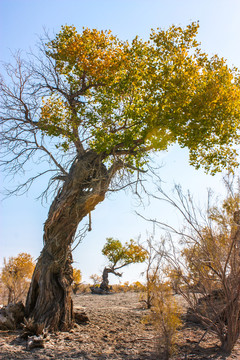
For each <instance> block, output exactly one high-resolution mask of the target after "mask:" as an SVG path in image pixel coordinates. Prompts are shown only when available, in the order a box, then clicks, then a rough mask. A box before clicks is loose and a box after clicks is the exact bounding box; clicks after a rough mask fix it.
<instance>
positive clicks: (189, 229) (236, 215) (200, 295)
mask: <svg viewBox="0 0 240 360" xmlns="http://www.w3.org/2000/svg"><path fill="white" fill-rule="evenodd" d="M227 184H228V190H231V191H229V192H228V196H227V197H226V199H225V200H224V201H222V203H221V204H214V205H211V196H210V195H209V199H208V208H207V210H206V212H205V214H204V213H203V212H201V211H198V209H197V207H196V206H195V204H194V202H193V200H192V198H191V196H190V194H187V195H184V194H183V192H182V190H181V188H180V187H179V186H177V187H176V190H177V198H175V199H173V198H170V197H169V196H167V195H166V194H164V192H163V191H162V192H161V193H162V195H163V198H164V199H165V200H167V201H168V202H169V203H170V204H171V205H172V206H174V207H175V208H176V209H177V210H178V211H179V212H180V213H181V214H182V215H183V217H184V220H185V225H184V228H183V230H178V229H175V228H174V227H172V226H170V225H166V224H162V223H160V222H157V221H155V220H154V221H155V223H158V225H160V226H161V227H164V228H165V229H167V230H169V231H170V232H171V233H174V234H175V235H178V236H180V237H181V241H180V249H177V248H176V247H175V246H174V245H173V244H174V241H172V245H173V248H172V251H170V249H168V250H167V251H166V252H165V258H166V259H167V260H168V263H169V267H168V269H167V273H166V275H168V276H169V278H171V276H172V275H173V277H174V283H175V287H176V286H177V288H178V292H179V293H180V294H181V295H183V297H184V298H185V300H186V301H187V303H188V305H189V306H190V312H189V314H190V315H191V318H194V319H195V320H198V321H199V322H201V323H203V324H204V325H205V326H206V327H207V329H211V330H212V331H214V332H215V333H216V334H217V336H218V338H219V340H220V341H221V346H222V349H223V350H224V351H225V352H227V353H231V351H232V349H233V347H234V345H235V343H236V341H237V339H238V338H239V335H240V280H239V279H240V253H239V246H240V232H239V227H240V208H239V206H240V188H239V185H238V189H237V190H236V191H234V190H233V187H232V186H229V183H227ZM175 243H176V241H175ZM161 255H162V253H161ZM169 270H170V271H169ZM176 279H177V281H176Z"/></svg>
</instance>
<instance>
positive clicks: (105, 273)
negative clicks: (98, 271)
mask: <svg viewBox="0 0 240 360" xmlns="http://www.w3.org/2000/svg"><path fill="white" fill-rule="evenodd" d="M110 273H111V274H114V275H116V276H122V274H121V273H118V272H116V271H115V270H114V268H108V267H105V268H104V270H103V274H102V282H101V285H100V289H101V290H103V291H109V286H108V284H109V281H108V274H110Z"/></svg>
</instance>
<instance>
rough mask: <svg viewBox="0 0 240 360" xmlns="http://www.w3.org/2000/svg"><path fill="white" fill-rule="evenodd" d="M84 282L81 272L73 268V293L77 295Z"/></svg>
mask: <svg viewBox="0 0 240 360" xmlns="http://www.w3.org/2000/svg"><path fill="white" fill-rule="evenodd" d="M81 281H82V274H81V270H79V269H75V268H73V282H72V289H73V293H74V294H76V293H77V291H78V289H79V287H80V284H81Z"/></svg>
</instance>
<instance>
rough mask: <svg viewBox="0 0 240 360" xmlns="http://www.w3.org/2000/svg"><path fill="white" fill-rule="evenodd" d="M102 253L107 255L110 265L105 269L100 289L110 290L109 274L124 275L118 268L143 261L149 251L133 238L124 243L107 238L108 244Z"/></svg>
mask: <svg viewBox="0 0 240 360" xmlns="http://www.w3.org/2000/svg"><path fill="white" fill-rule="evenodd" d="M102 254H103V255H105V256H106V257H107V259H108V261H109V263H108V266H106V267H105V268H104V270H103V275H102V282H101V285H100V289H101V290H103V291H108V290H109V286H108V283H109V282H108V275H109V274H110V273H111V274H114V275H116V276H122V274H121V273H119V272H118V270H120V269H122V268H123V267H125V266H127V265H130V264H136V263H142V262H144V261H145V259H146V257H147V252H146V251H145V250H144V249H143V248H142V247H141V246H140V245H138V244H137V243H135V242H134V241H133V240H130V242H126V243H125V244H124V245H123V244H122V243H121V242H120V241H119V240H115V239H113V238H107V241H106V244H105V245H104V247H103V249H102Z"/></svg>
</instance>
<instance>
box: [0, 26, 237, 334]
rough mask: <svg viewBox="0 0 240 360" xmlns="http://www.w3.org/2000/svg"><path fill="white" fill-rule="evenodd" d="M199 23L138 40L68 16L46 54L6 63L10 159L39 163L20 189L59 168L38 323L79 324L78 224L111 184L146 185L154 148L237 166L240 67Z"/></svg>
mask: <svg viewBox="0 0 240 360" xmlns="http://www.w3.org/2000/svg"><path fill="white" fill-rule="evenodd" d="M197 31H198V24H196V23H192V24H191V25H188V26H187V27H186V28H185V29H183V28H181V27H177V26H171V27H170V28H169V29H168V30H161V29H157V31H152V32H151V34H150V38H149V41H143V40H141V39H139V38H138V37H136V38H134V39H133V41H132V42H131V43H129V42H127V41H121V40H119V39H118V38H117V37H116V36H114V35H112V34H111V32H110V31H98V30H96V29H93V30H90V29H88V28H85V29H83V31H82V32H81V33H78V32H77V30H76V28H75V27H73V26H67V25H66V26H63V27H62V29H61V31H60V32H59V33H58V34H57V35H56V36H55V38H53V39H49V38H47V39H46V41H45V40H43V41H42V42H41V45H40V49H39V50H40V51H39V53H38V54H33V56H32V57H31V58H30V59H24V60H23V59H21V57H20V56H19V54H18V55H17V56H16V57H15V60H16V62H15V64H14V65H11V64H9V65H7V66H6V75H7V80H6V81H4V80H3V79H1V81H0V92H1V103H0V122H1V139H2V144H1V149H2V151H3V154H2V159H3V156H5V158H4V160H3V162H2V164H3V166H4V167H5V170H6V172H7V174H9V175H10V176H11V175H15V174H16V173H20V174H24V170H25V166H28V163H29V161H33V162H35V163H37V164H39V162H41V170H40V171H39V166H38V167H36V169H37V171H36V173H35V174H33V176H31V177H29V178H27V179H25V180H23V182H22V184H20V185H19V186H18V187H17V188H16V189H15V191H11V192H10V194H12V193H18V194H19V193H22V192H24V191H27V190H28V188H29V187H30V185H31V184H32V182H33V181H34V180H36V179H37V178H39V177H40V176H42V175H44V176H45V177H47V176H48V175H49V183H48V185H47V189H46V192H44V194H43V195H47V194H49V192H50V193H51V190H52V191H53V194H54V196H55V198H54V200H53V202H52V204H51V206H50V209H49V213H48V218H47V220H46V221H45V223H44V235H43V240H44V247H43V250H42V252H41V255H40V256H39V258H38V262H37V264H36V268H35V271H34V274H33V278H32V282H31V286H30V289H29V293H28V297H27V301H26V316H27V317H28V318H32V319H34V321H35V322H36V323H40V324H41V323H45V324H46V326H48V327H49V329H55V330H59V329H62V330H66V329H68V328H69V327H71V326H72V306H71V304H72V302H71V283H72V267H71V263H72V255H71V246H72V243H73V241H74V239H75V237H76V233H77V229H78V225H79V223H80V222H81V221H82V220H83V218H85V217H86V216H89V215H90V213H91V211H93V210H94V208H95V207H96V205H97V204H98V203H100V202H101V201H103V200H104V198H105V196H106V193H107V192H108V191H109V190H110V189H111V190H112V189H113V188H114V190H115V191H116V190H120V189H122V188H126V187H127V186H129V185H133V184H134V185H135V186H134V192H136V187H137V185H138V184H139V181H140V179H141V175H143V174H144V172H146V170H147V164H148V161H149V159H150V155H151V154H152V152H154V151H156V152H158V151H161V150H166V149H167V148H168V147H169V146H170V145H172V144H174V143H178V144H179V145H180V146H181V147H187V148H188V149H189V154H190V163H191V164H192V165H194V166H195V167H196V168H199V167H200V166H203V167H205V169H206V171H210V172H212V173H214V172H216V171H219V170H221V168H224V167H227V168H233V167H234V166H237V165H238V162H237V160H236V150H235V149H234V146H233V145H234V144H235V143H237V144H238V143H239V111H240V101H239V99H240V79H239V73H238V71H237V70H236V69H235V68H233V69H230V68H229V67H228V66H227V63H226V61H225V60H224V59H222V58H219V57H218V56H216V55H215V56H213V57H208V56H207V55H206V54H205V53H204V52H202V51H201V49H200V45H199V44H198V43H197V41H196V34H197ZM44 166H45V167H44ZM89 217H90V216H89ZM89 228H91V222H90V224H89Z"/></svg>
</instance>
